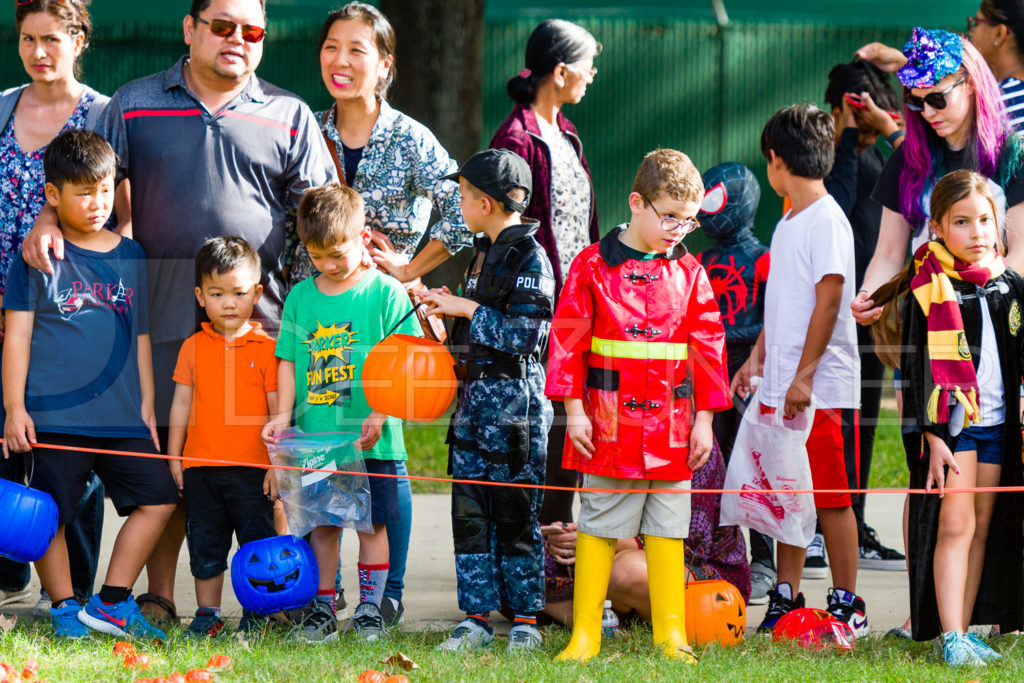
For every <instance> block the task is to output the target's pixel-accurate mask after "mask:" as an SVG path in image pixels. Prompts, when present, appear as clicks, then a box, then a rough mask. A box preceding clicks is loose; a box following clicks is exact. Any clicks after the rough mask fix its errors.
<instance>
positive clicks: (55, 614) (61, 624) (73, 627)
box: [50, 600, 89, 638]
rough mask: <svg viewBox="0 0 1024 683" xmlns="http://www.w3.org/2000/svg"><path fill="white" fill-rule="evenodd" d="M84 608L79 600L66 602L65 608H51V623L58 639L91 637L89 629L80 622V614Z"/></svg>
mask: <svg viewBox="0 0 1024 683" xmlns="http://www.w3.org/2000/svg"><path fill="white" fill-rule="evenodd" d="M81 611H82V606H81V605H79V604H78V601H77V600H65V601H64V606H63V607H51V608H50V623H52V624H53V634H54V635H55V636H57V637H58V638H85V637H86V636H88V635H89V629H87V628H86V627H85V625H84V624H83V623H82V622H81V621H79V620H78V613H79V612H81Z"/></svg>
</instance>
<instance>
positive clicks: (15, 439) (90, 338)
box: [3, 130, 178, 639]
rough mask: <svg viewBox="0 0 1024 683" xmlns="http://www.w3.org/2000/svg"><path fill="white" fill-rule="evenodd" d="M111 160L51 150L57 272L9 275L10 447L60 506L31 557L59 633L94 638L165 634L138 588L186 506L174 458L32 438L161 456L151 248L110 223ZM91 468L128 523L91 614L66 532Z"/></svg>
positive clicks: (95, 145) (84, 140) (81, 143)
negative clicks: (39, 552)
mask: <svg viewBox="0 0 1024 683" xmlns="http://www.w3.org/2000/svg"><path fill="white" fill-rule="evenodd" d="M115 164H116V156H115V155H114V151H113V150H112V149H111V148H110V145H108V144H107V143H106V141H104V140H103V138H101V137H100V136H98V135H96V134H95V133H92V132H88V131H82V130H70V131H66V132H64V133H62V134H60V135H58V136H57V137H56V138H55V139H54V140H53V142H51V143H50V145H49V147H48V148H47V150H46V154H45V156H44V158H43V165H44V168H45V170H46V180H47V182H46V200H47V202H48V203H49V204H50V205H51V206H53V207H54V208H55V209H56V212H57V217H58V220H59V225H60V229H61V232H62V233H63V235H64V240H65V256H64V259H63V260H59V261H55V262H54V265H53V273H52V274H47V273H43V272H40V271H36V270H30V269H29V268H28V267H26V265H25V264H24V262H23V261H22V260H21V259H15V260H14V262H13V263H12V264H11V269H10V271H9V272H8V276H7V288H6V292H5V294H6V296H5V297H4V302H3V307H4V309H5V310H6V318H7V334H6V339H5V341H4V350H3V367H4V378H3V379H4V382H3V390H4V392H3V393H4V407H5V408H6V409H7V420H6V423H5V424H4V445H3V451H4V457H10V453H11V452H14V453H27V455H25V459H26V461H27V462H26V466H27V468H28V469H29V470H30V471H31V469H32V468H33V466H34V468H35V474H34V476H33V479H32V485H33V487H34V488H36V489H39V490H40V491H45V492H46V493H48V494H50V495H51V496H53V499H54V500H55V501H56V503H57V511H58V527H57V535H56V536H55V537H54V539H53V542H52V543H51V544H50V547H49V549H48V550H47V551H46V554H45V555H44V556H43V557H42V558H41V559H40V560H38V561H37V562H36V563H35V565H36V571H37V572H38V573H39V578H40V579H41V581H42V583H43V588H44V589H45V590H46V592H47V593H48V594H49V595H50V596H51V598H52V599H53V600H52V605H53V606H52V607H51V610H50V612H51V617H52V621H53V627H54V631H55V632H56V635H58V636H60V637H67V638H78V637H82V636H87V635H88V634H89V629H88V628H86V627H87V626H88V627H90V628H93V629H95V630H97V631H102V632H104V633H109V634H111V635H116V636H137V637H145V638H159V639H163V638H164V634H163V632H162V631H160V630H159V629H156V628H153V627H152V626H151V625H150V624H149V623H148V622H147V621H146V620H145V618H144V617H143V616H142V613H141V612H140V611H139V607H138V605H137V604H136V603H135V600H134V599H133V598H132V597H131V592H132V589H131V587H132V585H133V584H134V583H135V580H136V579H137V578H138V577H139V573H140V572H141V571H142V567H143V566H144V564H145V562H146V558H147V557H148V556H149V554H150V552H151V551H152V549H153V546H154V545H156V542H157V539H158V538H159V536H160V533H161V531H163V528H164V526H166V524H167V520H168V519H170V517H171V514H172V513H173V512H174V508H175V506H176V505H177V503H178V492H177V489H176V488H175V486H174V481H173V479H172V478H171V473H170V470H169V469H168V467H167V465H166V464H165V463H163V462H161V461H160V460H158V459H152V458H142V457H132V456H125V455H113V454H105V453H100V454H97V453H93V452H87V451H84V450H83V451H75V450H56V449H50V448H46V447H41V446H38V445H36V444H37V443H42V444H47V445H55V446H70V447H77V448H82V449H104V450H113V451H133V452H144V453H158V452H159V444H158V442H157V436H156V420H155V417H154V413H153V368H152V363H151V351H150V343H149V334H148V330H149V316H148V299H147V297H148V292H147V282H146V262H145V254H144V253H143V252H142V248H141V247H140V246H139V245H138V244H137V243H135V242H133V241H132V240H130V239H126V238H123V237H120V236H119V235H117V234H115V233H113V232H110V231H108V230H104V228H103V226H104V224H105V223H106V222H107V218H109V217H110V213H111V210H112V207H113V197H114V167H115ZM33 450H34V455H33ZM90 471H92V472H95V473H96V474H97V475H98V476H99V478H100V479H101V480H102V481H103V484H104V486H105V488H106V491H107V493H108V495H109V496H110V498H111V500H112V501H113V503H114V506H115V507H116V508H117V512H118V514H119V515H121V516H127V517H128V520H127V521H126V522H125V524H124V526H123V527H122V528H121V531H120V533H119V534H118V537H117V540H116V541H115V542H114V551H113V554H112V556H111V558H110V565H109V567H108V569H107V575H106V578H105V579H104V582H103V587H102V588H101V589H100V592H99V593H98V594H97V595H94V596H92V598H91V599H90V600H89V602H88V604H87V605H86V606H85V607H84V608H83V607H82V606H81V605H80V604H79V603H78V602H77V601H76V600H75V599H74V592H73V589H72V586H71V571H70V568H69V566H68V554H67V546H66V544H65V541H64V527H65V525H67V524H69V523H71V522H72V521H73V519H74V515H75V507H76V503H77V502H78V499H79V498H80V497H81V495H82V490H83V489H84V487H85V484H86V479H87V477H88V475H89V472H90Z"/></svg>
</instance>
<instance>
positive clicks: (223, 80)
mask: <svg viewBox="0 0 1024 683" xmlns="http://www.w3.org/2000/svg"><path fill="white" fill-rule="evenodd" d="M264 5H265V1H264V0H192V5H191V8H190V11H189V13H188V15H187V16H186V17H185V18H184V21H183V29H184V38H185V43H186V45H188V47H189V51H188V54H187V55H186V56H183V57H182V58H181V59H180V60H179V61H178V62H177V63H176V64H175V65H174V66H172V67H171V68H170V69H168V70H167V71H164V72H161V73H157V74H154V75H152V76H148V77H146V78H142V79H140V80H137V81H133V82H131V83H128V84H127V85H125V86H123V87H121V88H120V89H119V90H118V91H117V92H115V93H114V96H113V98H112V99H111V103H110V106H109V107H108V108H107V110H106V112H105V114H104V116H103V118H102V119H101V121H100V122H99V125H98V128H97V130H98V132H99V133H100V134H102V135H103V136H104V137H105V138H107V140H108V141H109V142H110V143H111V145H112V146H113V148H114V150H115V151H116V152H117V156H118V158H119V160H120V161H119V166H118V171H117V180H118V182H120V181H122V180H125V181H128V183H129V189H130V198H131V215H130V216H118V220H119V223H120V225H119V230H120V231H121V232H122V233H123V234H126V235H129V236H132V237H133V238H134V239H135V240H137V241H138V242H139V243H140V244H141V245H142V247H143V249H144V250H145V251H146V255H147V257H148V258H149V259H150V271H149V277H150V282H151V284H152V287H151V299H152V300H151V303H150V305H151V310H152V311H153V315H152V321H151V335H152V340H153V366H154V376H155V380H156V408H157V419H158V422H159V424H160V425H162V426H164V427H163V429H164V430H166V424H167V416H168V413H169V410H170V401H171V397H172V395H173V382H172V380H171V376H172V374H173V371H174V364H175V361H176V359H177V355H178V350H179V348H180V346H181V343H182V341H183V340H184V339H186V338H187V337H189V336H191V335H192V334H193V333H194V332H195V331H196V330H197V329H198V328H197V323H196V320H197V309H196V302H195V297H194V295H193V293H192V291H193V287H194V285H195V272H194V266H193V263H194V258H195V255H196V253H197V252H198V251H199V248H200V246H202V244H203V241H204V240H205V239H206V238H208V237H211V236H219V235H239V236H241V237H243V238H245V239H246V240H247V241H248V242H249V243H250V244H252V245H254V246H255V247H256V248H257V251H258V252H259V255H260V261H261V264H262V275H263V284H264V293H263V297H262V298H261V299H260V302H259V304H258V305H257V307H256V313H255V315H256V317H257V318H259V319H261V322H262V323H263V325H264V328H269V329H270V330H271V331H276V329H277V327H278V326H279V324H280V318H281V305H282V302H283V300H284V295H285V282H286V281H285V278H284V274H283V270H284V267H285V263H284V261H283V257H282V255H283V254H284V252H285V236H286V232H287V230H286V216H287V215H288V214H289V213H290V212H293V210H294V208H295V207H297V206H298V203H299V200H300V199H301V198H302V194H303V193H304V192H305V190H306V189H307V188H310V187H316V186H319V185H323V184H324V183H326V182H328V181H330V180H337V172H336V171H335V167H334V164H333V162H332V161H331V158H330V156H329V153H328V151H327V147H326V145H325V143H324V140H323V137H322V136H321V134H320V129H319V127H318V125H317V123H316V121H315V119H314V118H313V115H312V113H311V112H310V110H309V107H308V106H307V105H306V104H305V103H304V102H303V101H302V100H301V99H299V98H298V97H297V96H295V95H293V94H291V93H289V92H286V91H284V90H281V89H279V88H277V87H275V86H273V85H271V84H270V83H267V82H266V81H263V80H262V79H260V78H258V77H257V76H256V75H255V74H254V72H255V70H256V67H257V66H258V65H259V63H260V59H261V57H262V56H263V42H262V41H263V38H264V36H265V34H266V28H265V27H266V14H265V7H264ZM51 248H52V249H53V252H54V256H55V257H56V258H62V257H63V243H62V241H61V239H60V233H59V231H56V230H55V220H54V218H53V215H52V213H49V214H43V215H41V216H40V219H39V221H37V224H36V227H35V228H34V229H33V231H32V233H31V234H30V235H29V236H28V237H27V238H26V240H25V247H24V250H23V254H24V257H25V260H26V261H27V262H28V263H29V264H30V265H32V266H34V267H36V268H39V269H41V270H44V271H47V272H49V271H50V270H51V266H50V262H49V258H48V256H49V254H48V252H49V250H50V249H51ZM166 442H167V440H166V431H164V437H162V438H161V443H166ZM175 520H176V521H175ZM175 520H172V522H171V524H170V525H169V526H168V530H167V531H166V532H165V534H164V538H163V539H162V540H161V543H160V545H159V546H158V548H157V550H156V551H154V555H153V556H152V557H151V559H150V563H149V567H148V569H149V590H150V592H149V593H147V594H146V595H142V596H139V599H138V602H139V603H140V605H141V606H143V610H144V611H146V610H147V609H149V608H154V611H159V612H164V613H166V614H165V616H166V617H170V618H176V616H177V615H176V613H175V610H174V604H173V589H174V573H175V568H176V567H177V558H178V552H179V550H180V547H181V542H182V539H183V537H184V524H183V521H182V519H181V516H180V515H176V517H175ZM157 606H159V610H155V608H156V607H157ZM147 616H149V615H147ZM153 616H161V615H158V614H153Z"/></svg>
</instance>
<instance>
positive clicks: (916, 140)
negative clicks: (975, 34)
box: [850, 28, 1024, 325]
mask: <svg viewBox="0 0 1024 683" xmlns="http://www.w3.org/2000/svg"><path fill="white" fill-rule="evenodd" d="M903 54H904V55H905V56H906V58H907V62H906V64H904V66H903V67H902V68H900V69H899V71H897V76H898V77H899V79H900V82H901V83H902V84H903V100H904V103H903V115H904V119H905V120H906V124H907V135H906V140H905V141H904V143H903V145H901V146H900V147H899V148H897V149H896V150H895V151H894V152H893V154H892V156H891V157H889V161H888V162H887V163H886V165H885V168H884V169H882V174H881V176H879V178H878V183H877V184H876V185H875V190H874V192H873V194H872V196H873V197H874V198H875V199H876V200H877V201H878V202H879V203H881V204H882V207H883V209H882V223H881V228H880V230H879V233H878V243H877V245H876V247H875V254H874V256H873V257H872V258H871V262H870V263H869V264H868V267H867V271H866V272H865V274H864V281H863V282H862V283H861V285H860V289H859V292H858V294H857V296H856V297H855V298H854V300H853V302H852V303H851V304H850V307H851V308H852V309H853V316H854V318H856V319H857V321H858V322H860V323H861V324H863V325H870V324H871V323H873V322H875V321H876V320H878V318H879V317H880V316H881V313H882V309H881V307H877V306H875V305H874V302H873V301H872V300H871V299H870V298H869V297H870V294H871V292H873V291H875V290H876V289H877V288H878V287H880V286H881V285H883V284H885V283H886V282H888V281H889V280H890V279H891V278H892V277H893V276H895V275H896V274H897V273H899V272H900V270H901V269H902V268H903V265H904V264H905V263H906V260H907V257H908V254H910V253H911V252H912V248H916V247H918V246H920V245H921V244H923V243H924V242H926V241H928V240H929V239H930V238H931V236H930V234H929V230H928V218H929V216H928V208H927V207H928V203H929V198H930V197H931V190H932V188H933V187H934V186H935V183H936V182H938V180H939V179H940V178H942V176H944V175H946V174H947V173H949V172H950V171H955V170H957V169H960V168H966V169H970V170H974V171H978V172H979V173H981V174H982V175H984V176H985V177H986V178H989V179H990V180H991V181H993V183H994V184H995V185H997V186H998V190H999V191H998V192H996V194H997V197H998V199H999V200H1000V203H1001V204H1002V209H1004V210H1005V213H1006V221H1005V225H1006V230H1007V233H1008V234H1007V235H1005V238H1006V244H1007V246H1008V247H1009V253H1008V254H1007V257H1006V260H1007V262H1008V263H1009V264H1010V265H1011V266H1013V267H1014V268H1015V269H1017V270H1022V269H1024V170H1022V162H1024V143H1022V141H1021V138H1020V137H1019V136H1017V135H1014V134H1013V133H1012V129H1011V128H1010V125H1009V122H1008V119H1007V116H1006V110H1005V108H1004V106H1003V103H1002V99H1001V92H1000V90H999V84H998V83H997V82H996V80H995V77H994V76H993V75H992V72H991V70H989V68H988V66H987V65H986V63H985V60H984V59H983V58H982V56H981V53H979V52H978V50H977V48H975V47H974V46H973V45H972V44H971V43H970V42H968V41H967V40H964V39H963V38H961V37H960V36H958V35H956V34H954V33H950V32H948V31H940V30H925V29H921V28H915V29H914V33H913V36H912V37H911V39H910V41H909V42H908V43H907V44H906V46H905V47H904V48H903Z"/></svg>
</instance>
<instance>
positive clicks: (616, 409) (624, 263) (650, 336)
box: [546, 226, 732, 481]
mask: <svg viewBox="0 0 1024 683" xmlns="http://www.w3.org/2000/svg"><path fill="white" fill-rule="evenodd" d="M623 229H624V226H619V227H617V228H615V229H614V230H612V231H611V232H610V233H608V234H607V235H605V236H604V238H602V239H601V241H600V242H599V243H597V244H592V245H590V246H589V247H587V248H586V249H584V250H583V251H582V252H581V253H580V255H579V256H577V257H576V260H575V261H573V264H572V268H571V269H570V271H569V276H568V278H567V279H566V283H565V287H564V289H563V290H562V293H561V298H560V299H559V303H558V309H557V310H556V312H555V318H554V321H553V323H552V328H551V342H550V344H551V348H550V352H549V357H548V377H547V387H546V393H547V395H548V396H549V397H551V398H553V399H558V400H564V399H565V398H567V397H568V398H579V399H582V400H583V406H584V409H585V411H586V413H587V416H588V417H589V418H590V421H591V423H592V425H593V442H594V449H595V452H594V456H593V458H591V459H590V460H585V459H584V458H583V456H581V455H580V454H579V453H578V452H577V450H576V448H575V447H574V446H573V445H572V442H571V441H569V439H568V438H566V441H565V451H564V455H563V458H562V466H563V467H565V468H567V469H575V470H580V471H582V472H588V473H591V474H598V475H602V476H607V477H617V478H620V479H661V480H668V481H684V480H688V479H690V468H689V467H688V466H687V465H686V459H687V457H688V455H689V450H690V427H691V425H692V423H693V412H694V410H722V409H724V408H726V407H728V406H730V405H732V402H731V401H730V400H729V381H728V379H727V375H726V359H725V331H724V330H723V328H722V321H721V315H720V313H719V310H718V303H717V301H716V300H715V294H714V292H713V291H712V289H711V283H710V282H709V281H708V277H707V274H706V273H705V272H704V269H703V268H702V267H701V266H700V264H699V263H698V262H697V260H696V259H695V258H694V257H693V256H691V255H690V254H689V253H687V251H686V247H684V246H683V245H682V243H679V244H678V245H676V247H675V248H673V249H672V251H670V252H668V253H667V254H666V255H665V258H656V259H654V260H651V261H637V260H634V259H630V258H629V257H628V256H627V254H626V252H625V250H624V249H623V247H622V243H621V242H620V241H619V234H620V233H621V232H622V230H623Z"/></svg>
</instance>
